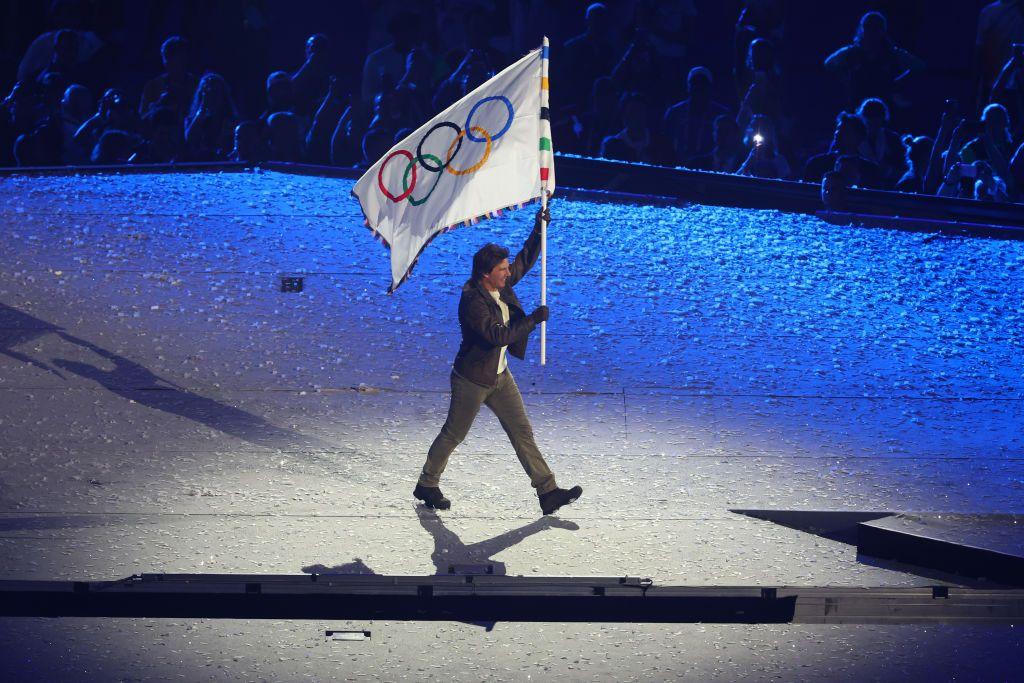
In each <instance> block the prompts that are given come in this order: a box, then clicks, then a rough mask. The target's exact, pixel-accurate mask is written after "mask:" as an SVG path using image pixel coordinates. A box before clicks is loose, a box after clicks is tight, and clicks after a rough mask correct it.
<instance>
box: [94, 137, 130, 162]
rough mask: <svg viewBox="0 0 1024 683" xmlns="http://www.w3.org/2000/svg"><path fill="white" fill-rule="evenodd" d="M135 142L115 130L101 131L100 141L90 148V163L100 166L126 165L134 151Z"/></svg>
mask: <svg viewBox="0 0 1024 683" xmlns="http://www.w3.org/2000/svg"><path fill="white" fill-rule="evenodd" d="M134 146H135V140H134V139H133V138H132V136H131V135H130V134H129V133H127V132H125V131H123V130H117V129H115V128H108V129H106V130H104V131H103V134H102V135H101V136H100V139H99V140H97V141H96V145H95V146H94V147H93V148H92V158H91V160H92V163H94V164H102V165H121V164H127V163H128V159H129V157H131V155H132V152H133V151H134Z"/></svg>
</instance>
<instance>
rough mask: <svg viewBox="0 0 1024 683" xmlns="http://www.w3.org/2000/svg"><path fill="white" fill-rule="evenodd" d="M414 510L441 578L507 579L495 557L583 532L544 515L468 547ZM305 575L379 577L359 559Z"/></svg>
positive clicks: (488, 624)
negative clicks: (540, 537)
mask: <svg viewBox="0 0 1024 683" xmlns="http://www.w3.org/2000/svg"><path fill="white" fill-rule="evenodd" d="M414 509H415V510H416V516H417V518H419V520H420V525H421V526H422V527H423V528H424V529H426V530H427V531H428V532H429V533H430V535H431V536H432V537H433V539H434V550H433V552H432V553H430V559H431V561H432V562H433V563H434V568H435V569H436V570H437V571H436V572H435V574H439V575H442V574H443V575H448V574H459V573H477V574H493V575H495V576H505V575H506V568H505V563H504V562H498V561H496V560H494V559H492V556H493V555H497V554H498V553H500V552H501V551H503V550H507V549H509V548H511V547H512V546H514V545H516V544H518V543H521V542H522V541H524V540H525V539H527V538H529V537H530V536H533V535H534V534H536V533H539V532H541V531H544V530H545V529H567V530H569V531H578V530H579V528H580V527H579V525H578V524H576V523H575V522H570V521H568V520H562V519H559V518H557V517H552V516H550V515H545V516H544V517H541V518H540V519H538V520H536V521H534V522H530V523H529V524H526V525H524V526H521V527H519V528H518V529H513V530H512V531H506V532H505V533H503V534H501V535H499V536H495V537H494V538H489V539H487V540H486V541H479V542H477V543H471V544H469V545H466V544H465V543H463V542H462V539H460V538H459V537H458V535H457V534H456V533H455V532H454V531H452V530H451V529H449V528H448V527H446V526H445V525H444V522H443V521H442V520H441V517H440V516H439V515H438V514H437V513H436V512H434V511H433V510H431V509H430V508H428V507H426V506H425V505H415V506H414ZM302 571H303V573H306V574H344V575H349V576H351V575H366V574H376V572H375V571H373V570H372V569H370V568H369V567H368V566H366V564H365V563H364V562H363V561H362V560H361V559H360V558H358V557H357V558H355V559H354V560H353V561H352V562H346V563H345V564H339V565H335V566H333V567H328V566H326V565H323V564H311V565H309V566H306V567H303V568H302ZM456 621H462V620H456ZM463 623H466V624H471V625H473V626H483V627H484V628H485V629H486V630H488V631H491V630H493V629H494V624H495V622H493V621H464V622H463Z"/></svg>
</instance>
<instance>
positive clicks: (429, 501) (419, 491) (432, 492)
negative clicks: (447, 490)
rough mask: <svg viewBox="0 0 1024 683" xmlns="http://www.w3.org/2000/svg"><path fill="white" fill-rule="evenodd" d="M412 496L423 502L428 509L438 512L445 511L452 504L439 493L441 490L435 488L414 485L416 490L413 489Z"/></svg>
mask: <svg viewBox="0 0 1024 683" xmlns="http://www.w3.org/2000/svg"><path fill="white" fill-rule="evenodd" d="M412 495H413V496H415V497H416V498H418V499H420V500H422V501H423V504H424V505H426V506H427V507H428V508H436V509H438V510H447V509H448V508H450V507H451V506H452V502H451V501H450V500H448V499H447V498H445V497H444V494H443V493H441V489H440V488H438V487H437V486H420V485H419V484H416V488H415V489H413V491H412Z"/></svg>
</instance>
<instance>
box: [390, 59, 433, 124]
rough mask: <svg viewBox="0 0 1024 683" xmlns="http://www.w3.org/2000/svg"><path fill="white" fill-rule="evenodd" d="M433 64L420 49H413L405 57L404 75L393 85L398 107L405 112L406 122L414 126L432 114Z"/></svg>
mask: <svg viewBox="0 0 1024 683" xmlns="http://www.w3.org/2000/svg"><path fill="white" fill-rule="evenodd" d="M432 69H433V62H432V60H431V57H430V55H429V54H428V53H427V51H426V50H424V49H422V48H413V49H412V50H409V54H407V55H406V56H405V73H403V74H402V77H401V78H400V79H399V80H398V83H397V84H396V85H395V92H396V94H397V96H398V100H399V102H400V106H401V107H402V109H403V111H405V112H407V115H406V117H405V118H406V120H407V121H409V122H410V123H412V125H416V124H415V122H423V121H425V120H426V119H427V118H429V117H430V115H431V114H432V113H433V112H434V109H433V102H432V100H433V97H434V84H433V75H432Z"/></svg>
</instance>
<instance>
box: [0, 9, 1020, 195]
mask: <svg viewBox="0 0 1024 683" xmlns="http://www.w3.org/2000/svg"><path fill="white" fill-rule="evenodd" d="M69 2H70V0H63V1H62V2H55V3H54V4H53V8H52V9H51V11H52V12H54V13H57V12H59V11H60V10H61V8H62V7H64V6H65V5H67V4H68V3H69ZM447 4H452V5H455V4H457V5H458V16H459V19H458V21H448V20H447V19H443V18H438V22H442V21H448V23H445V27H446V30H447V31H448V33H447V34H446V36H447V44H448V45H452V46H454V47H451V48H449V49H446V50H440V49H437V48H435V47H433V46H432V45H431V44H430V42H428V41H427V40H426V38H425V33H424V31H423V30H422V27H423V24H424V21H425V19H424V15H423V14H421V13H416V12H414V11H412V10H408V9H401V8H399V9H397V10H390V11H388V10H386V9H381V10H380V12H384V11H388V16H387V17H383V18H381V21H382V22H385V23H382V24H381V25H382V26H384V27H385V28H386V33H387V42H386V43H385V44H383V45H382V46H380V47H377V48H376V49H373V50H372V51H370V53H369V54H368V55H367V56H366V57H365V61H364V63H363V65H362V69H361V78H359V79H357V80H358V83H359V85H358V87H354V88H345V87H342V86H340V85H339V78H338V64H337V63H336V62H335V61H333V60H332V59H331V57H330V54H331V49H332V38H331V37H329V36H328V35H325V34H321V33H316V34H313V35H311V36H309V38H308V40H307V41H306V44H305V54H304V59H302V60H301V61H300V60H298V59H297V60H296V61H297V62H298V63H296V64H293V65H292V68H289V69H284V70H276V71H273V72H271V73H269V74H268V75H267V77H266V81H265V91H264V93H263V97H262V102H263V103H264V108H263V109H262V111H260V112H259V113H257V112H256V111H251V112H249V111H243V110H242V107H240V105H239V103H238V99H237V95H238V93H237V92H236V91H235V89H234V87H233V84H232V83H230V82H229V81H228V79H226V78H225V77H224V76H222V75H221V74H218V73H216V72H214V71H211V70H207V69H205V68H204V65H202V64H195V63H193V51H192V50H191V49H190V42H189V40H188V39H187V38H185V37H182V36H180V35H171V36H169V37H167V38H166V39H165V40H164V41H163V43H162V45H160V46H159V51H160V57H161V59H162V63H163V71H162V73H159V74H156V75H154V76H153V77H152V78H151V79H150V80H148V82H146V83H145V84H144V86H143V87H142V88H141V92H139V93H137V94H136V93H129V92H127V91H125V90H122V89H121V88H119V87H118V85H117V84H116V83H109V82H103V74H104V70H103V69H102V68H98V67H97V65H96V64H95V63H93V58H94V56H95V55H96V54H97V52H98V51H99V47H98V42H99V39H98V38H97V36H96V34H95V33H93V32H91V31H89V30H87V29H83V28H82V27H80V26H79V27H75V28H71V27H67V28H56V29H55V30H52V31H48V32H45V33H43V34H42V35H40V36H39V37H38V38H36V39H35V40H34V41H33V42H32V43H31V45H30V46H29V47H28V49H27V50H26V52H25V53H24V55H23V57H22V59H21V61H20V63H19V64H18V68H17V80H16V81H15V82H14V83H13V84H12V85H11V87H10V88H9V89H8V90H7V93H6V96H5V97H4V99H3V101H2V103H0V166H14V165H18V166H52V165H79V164H126V163H128V164H131V163H176V162H191V161H196V162H202V161H216V160H231V161H240V162H245V163H259V162H262V161H267V160H275V161H292V162H299V161H301V162H306V163H314V164H331V165H339V166H353V165H356V166H359V165H368V164H372V163H373V162H374V161H376V160H377V159H378V158H380V157H381V156H382V155H383V154H385V153H386V152H387V150H388V149H389V148H391V147H392V146H393V145H394V144H395V143H396V142H397V141H398V140H400V139H402V138H404V137H405V136H406V135H408V134H409V133H411V132H412V130H413V129H415V128H416V127H418V126H419V125H420V124H422V123H423V122H425V121H426V120H427V119H428V118H429V117H431V116H432V115H433V114H434V113H436V112H438V111H440V110H441V109H443V108H444V107H446V106H447V105H448V104H450V103H451V102H454V101H455V100H457V99H458V98H460V97H462V96H463V95H465V94H466V93H468V92H469V91H471V90H473V89H474V88H476V87H477V86H478V85H480V84H481V83H483V82H484V81H486V80H487V79H488V78H490V77H491V76H492V75H493V74H495V73H496V72H497V71H499V70H501V69H502V68H504V66H506V65H507V64H509V63H511V61H513V59H514V58H515V57H516V56H517V54H515V51H514V50H513V49H512V46H511V43H508V42H506V43H504V44H501V43H500V41H494V40H489V37H492V36H493V35H494V32H493V31H489V30H487V26H488V25H490V24H493V22H494V19H495V16H496V11H495V10H494V9H493V4H488V3H473V2H468V1H466V0H463V2H460V3H454V2H453V3H445V2H440V4H439V6H440V7H441V9H438V8H436V7H435V8H434V9H433V11H437V12H442V13H443V8H444V6H446V5H447ZM627 4H628V5H630V8H631V16H632V22H631V23H630V24H628V25H627V24H623V23H622V22H621V21H617V20H616V19H615V17H613V16H612V14H613V13H612V11H611V10H610V9H609V7H608V6H606V5H605V4H602V3H600V2H595V3H593V4H591V5H589V6H588V7H586V10H585V12H584V13H582V15H580V16H576V17H574V21H576V22H577V25H578V29H577V30H578V31H579V34H578V35H576V36H575V37H572V38H571V39H569V40H567V41H564V42H563V43H561V44H557V43H556V44H553V46H552V83H553V86H552V126H553V138H554V140H555V143H556V146H557V148H558V149H559V150H560V151H563V152H569V153H575V154H580V155H587V156H595V157H605V158H610V159H618V160H624V161H630V162H643V163H649V164H660V165H669V166H681V167H686V168H692V169H700V170H707V171H716V172H722V173H734V174H740V175H746V176H756V177H763V178H780V179H789V180H803V181H808V182H814V183H822V182H825V183H826V184H827V183H842V184H843V185H844V186H846V187H850V186H857V187H865V188H873V189H883V190H898V191H901V192H913V193H924V194H937V195H941V196H947V197H971V198H977V199H984V200H989V201H999V202H1005V201H1024V0H1000V1H998V2H993V3H991V4H989V5H987V6H986V7H984V9H982V11H981V15H980V17H979V20H978V28H977V48H976V50H977V53H978V55H979V59H978V67H977V68H978V74H979V76H978V83H979V86H978V97H977V101H971V102H964V101H961V102H958V101H956V100H955V99H952V98H951V99H948V100H946V103H945V106H944V108H943V110H942V111H936V112H934V119H935V128H934V130H926V131H920V130H916V131H915V130H900V129H894V128H893V127H892V125H893V124H892V118H893V117H892V116H891V113H892V112H893V108H894V107H895V108H900V109H906V108H907V107H913V106H914V103H913V102H910V101H908V100H907V94H906V93H905V92H904V89H903V87H902V85H903V83H904V82H905V81H906V79H907V78H908V77H911V76H912V75H914V74H918V73H921V72H924V71H926V70H927V69H928V64H926V63H925V61H924V60H922V59H921V58H919V57H917V56H915V55H914V54H911V52H909V51H908V50H905V49H903V48H901V47H900V45H899V36H896V35H893V34H892V32H891V31H890V29H889V24H888V21H887V18H886V16H885V15H884V14H882V13H881V12H878V11H869V12H867V13H865V14H864V15H863V16H862V17H861V18H860V21H859V22H858V23H857V24H856V25H855V26H851V27H850V34H849V43H848V44H845V45H844V44H842V39H841V37H840V38H838V39H837V40H836V44H835V50H834V51H833V52H832V53H831V54H821V55H814V56H810V57H808V58H810V59H817V60H819V61H820V63H821V65H822V66H823V68H824V69H825V70H826V71H827V72H828V73H829V74H832V75H833V76H834V78H835V79H836V81H837V82H839V83H841V84H842V87H843V97H844V98H845V107H844V108H843V109H842V110H841V111H838V112H835V117H834V131H833V134H832V137H831V142H830V143H829V144H828V146H827V149H824V150H823V151H821V152H820V153H817V154H813V155H809V156H808V157H806V158H797V157H796V156H794V155H795V150H798V149H805V148H806V147H808V145H807V144H806V141H805V140H800V138H801V134H802V130H803V126H802V123H801V120H800V114H801V112H797V111H792V110H791V105H790V104H789V102H788V101H787V97H786V90H785V89H784V88H783V83H784V82H785V79H786V77H787V74H786V73H785V65H784V64H783V61H782V60H780V58H779V46H780V45H781V44H783V42H784V41H786V40H788V37H787V35H786V24H785V22H784V19H783V17H784V3H783V2H782V0H746V1H745V2H742V3H741V5H742V9H741V11H740V13H739V15H738V17H737V20H736V23H735V26H734V32H733V35H732V36H714V37H713V38H712V37H704V38H705V39H714V40H730V39H731V41H732V44H733V45H734V54H735V62H734V64H732V65H728V64H726V65H714V68H712V66H709V65H706V64H699V63H697V64H695V63H692V62H690V61H689V56H688V54H689V53H688V52H687V50H686V45H685V41H684V40H683V39H682V38H681V36H683V35H687V32H686V31H685V30H684V29H683V27H684V26H689V28H690V29H691V31H690V34H689V35H690V36H691V37H690V39H691V40H692V39H695V38H693V37H692V36H693V32H692V27H693V24H694V21H695V19H696V18H697V17H696V16H695V13H696V10H695V9H694V7H695V6H694V4H693V3H692V2H685V1H683V2H676V3H664V2H653V1H651V0H635V1H634V2H632V3H627ZM523 5H524V6H526V5H530V6H532V4H531V3H523ZM620 5H621V3H620ZM391 6H392V5H386V7H391ZM488 7H490V8H491V9H490V10H489V9H488ZM619 9H620V12H619V15H617V16H621V7H620V8H619ZM515 11H516V10H513V14H514V13H515ZM512 32H513V33H515V30H514V29H513V31H512ZM698 35H699V34H698ZM299 48H300V46H299V45H296V53H297V54H298V52H299ZM154 49H156V46H154ZM730 67H731V71H730V70H729V69H730ZM349 68H352V67H349ZM720 79H725V81H723V82H722V83H717V81H719V80H720ZM349 80H353V79H349ZM730 81H731V83H730ZM666 83H673V84H677V87H665V84H666ZM723 83H728V84H729V85H730V87H729V88H728V92H730V93H733V94H734V98H733V99H732V101H730V102H719V101H716V97H715V94H716V92H717V93H721V92H722V91H723V89H722V87H720V86H721V85H722V84H723ZM676 93H678V95H677V94H676ZM253 99H254V98H252V97H249V98H247V100H248V101H252V100H253ZM800 143H803V144H800Z"/></svg>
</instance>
